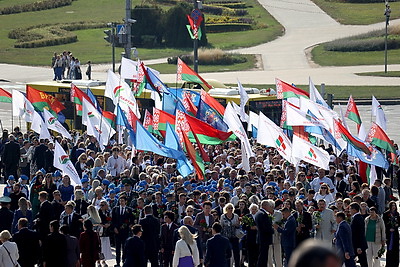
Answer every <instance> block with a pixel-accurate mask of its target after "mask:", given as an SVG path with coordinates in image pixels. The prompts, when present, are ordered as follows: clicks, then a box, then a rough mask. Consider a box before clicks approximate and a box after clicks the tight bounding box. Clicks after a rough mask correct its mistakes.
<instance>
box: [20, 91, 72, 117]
mask: <svg viewBox="0 0 400 267" xmlns="http://www.w3.org/2000/svg"><path fill="white" fill-rule="evenodd" d="M26 98H28V100H29V101H30V102H31V103H32V105H33V106H34V107H35V109H37V110H38V111H43V109H44V108H46V109H48V110H49V111H50V112H52V113H53V115H56V114H58V113H59V112H60V111H61V110H64V109H65V107H64V105H63V104H61V102H60V101H58V100H57V98H55V97H54V96H52V95H49V94H46V93H45V92H42V91H39V90H36V89H35V88H32V87H30V86H29V85H27V86H26Z"/></svg>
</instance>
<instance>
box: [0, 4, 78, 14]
mask: <svg viewBox="0 0 400 267" xmlns="http://www.w3.org/2000/svg"><path fill="white" fill-rule="evenodd" d="M72 1H75V0H44V1H36V2H33V3H28V4H23V5H14V6H9V7H3V8H0V15H8V14H15V13H22V12H32V11H39V10H45V9H53V8H57V7H63V6H69V5H71V4H72Z"/></svg>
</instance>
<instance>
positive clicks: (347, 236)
mask: <svg viewBox="0 0 400 267" xmlns="http://www.w3.org/2000/svg"><path fill="white" fill-rule="evenodd" d="M336 222H337V224H338V227H337V230H336V233H335V239H334V241H335V245H336V250H337V252H338V255H339V257H340V258H341V259H342V261H343V262H344V264H345V265H346V267H355V266H356V264H355V261H354V249H353V242H352V240H351V237H352V234H351V228H350V225H349V224H348V223H347V222H346V215H345V214H344V213H343V212H338V213H336Z"/></svg>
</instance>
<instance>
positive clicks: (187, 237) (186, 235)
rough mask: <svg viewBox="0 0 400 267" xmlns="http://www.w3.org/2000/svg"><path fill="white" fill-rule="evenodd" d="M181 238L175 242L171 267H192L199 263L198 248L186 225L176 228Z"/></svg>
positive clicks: (195, 236)
mask: <svg viewBox="0 0 400 267" xmlns="http://www.w3.org/2000/svg"><path fill="white" fill-rule="evenodd" d="M178 233H179V236H180V237H181V239H180V240H179V241H178V242H176V246H175V253H174V258H173V261H172V266H173V267H194V266H198V265H199V264H200V259H199V250H198V249H197V244H196V241H195V239H196V238H197V235H193V234H192V233H191V232H190V231H189V229H188V228H187V227H186V226H181V227H180V228H179V230H178Z"/></svg>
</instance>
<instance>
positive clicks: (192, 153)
mask: <svg viewBox="0 0 400 267" xmlns="http://www.w3.org/2000/svg"><path fill="white" fill-rule="evenodd" d="M178 131H181V132H182V138H183V143H184V144H185V150H186V153H187V154H188V157H189V159H190V160H191V161H192V164H193V167H194V169H195V171H196V175H197V177H198V178H199V180H204V172H205V167H204V162H203V159H202V158H201V157H200V155H199V153H197V151H196V149H195V148H194V147H193V145H192V143H191V142H190V140H189V138H188V136H187V135H186V134H185V133H184V132H183V130H181V129H178Z"/></svg>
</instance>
